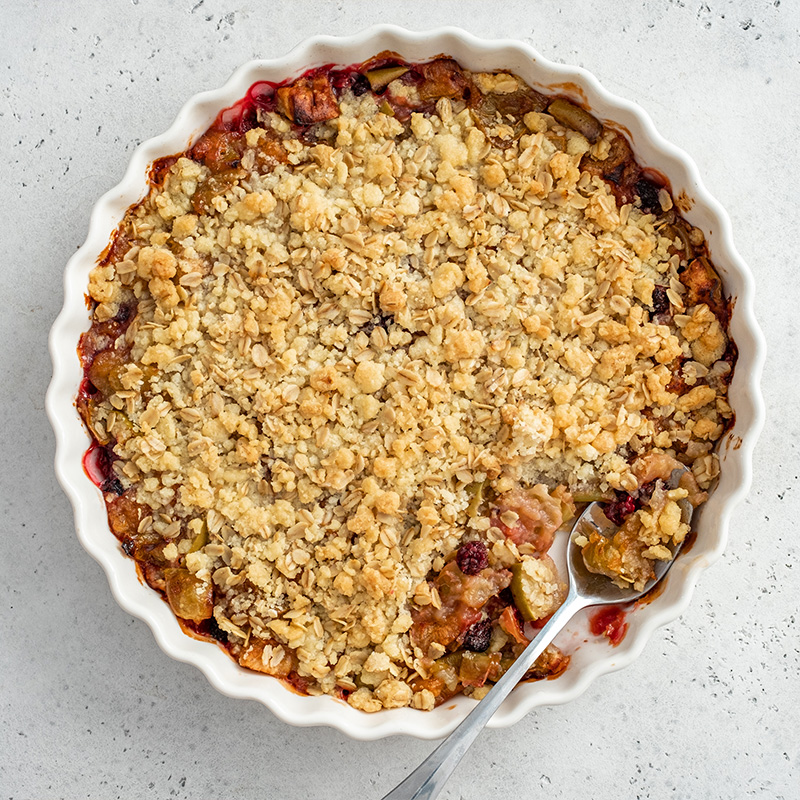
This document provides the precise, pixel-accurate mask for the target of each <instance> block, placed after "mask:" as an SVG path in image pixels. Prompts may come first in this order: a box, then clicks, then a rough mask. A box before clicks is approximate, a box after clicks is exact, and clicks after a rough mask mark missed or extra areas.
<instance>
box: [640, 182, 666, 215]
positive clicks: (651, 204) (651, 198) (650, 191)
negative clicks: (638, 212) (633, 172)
mask: <svg viewBox="0 0 800 800" xmlns="http://www.w3.org/2000/svg"><path fill="white" fill-rule="evenodd" d="M660 190H661V187H660V186H659V185H658V184H656V183H653V181H651V180H648V179H647V178H641V179H640V180H638V181H636V194H637V195H638V196H639V201H640V202H641V204H642V211H646V212H648V213H649V214H660V213H661V203H660V202H659V199H658V193H659V191H660Z"/></svg>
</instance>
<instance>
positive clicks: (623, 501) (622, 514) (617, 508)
mask: <svg viewBox="0 0 800 800" xmlns="http://www.w3.org/2000/svg"><path fill="white" fill-rule="evenodd" d="M634 511H636V501H635V500H634V499H633V498H632V497H631V496H630V495H629V494H626V495H623V496H622V497H618V498H617V499H616V500H613V501H612V502H610V503H603V513H604V514H605V515H606V516H607V517H608V518H609V520H611V522H613V523H614V524H615V525H622V523H623V522H625V520H626V519H627V518H628V517H629V516H630V515H631V514H633V512H634Z"/></svg>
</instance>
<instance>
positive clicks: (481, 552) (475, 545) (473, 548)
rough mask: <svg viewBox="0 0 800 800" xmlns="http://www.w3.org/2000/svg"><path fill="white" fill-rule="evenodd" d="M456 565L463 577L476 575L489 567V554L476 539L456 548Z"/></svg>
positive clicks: (484, 546)
mask: <svg viewBox="0 0 800 800" xmlns="http://www.w3.org/2000/svg"><path fill="white" fill-rule="evenodd" d="M456 563H457V564H458V568H459V569H460V570H461V571H462V572H463V573H464V574H465V575H477V574H478V573H479V572H480V571H481V570H484V569H486V567H488V566H489V553H488V551H487V550H486V545H485V544H484V543H483V542H479V541H478V540H477V539H475V540H474V541H471V542H466V543H465V544H462V545H461V547H459V548H458V553H457V555H456Z"/></svg>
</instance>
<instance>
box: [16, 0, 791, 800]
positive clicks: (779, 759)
mask: <svg viewBox="0 0 800 800" xmlns="http://www.w3.org/2000/svg"><path fill="white" fill-rule="evenodd" d="M0 20H1V21H2V30H3V33H2V45H0V154H1V156H2V157H1V158H0V185H2V187H3V200H2V206H3V211H2V214H0V231H1V232H2V234H1V236H0V241H2V249H3V256H2V260H1V261H0V304H1V305H2V316H1V317H0V342H2V370H1V371H0V375H2V380H0V396H1V397H2V404H1V405H0V409H2V422H3V424H2V432H1V433H0V435H1V436H2V452H3V455H4V459H3V466H2V469H1V470H0V479H1V480H2V491H1V493H0V498H1V499H2V509H3V518H2V538H0V559H1V563H2V571H1V572H0V574H2V578H1V579H0V597H1V598H2V607H3V613H2V614H1V615H0V631H1V632H0V676H2V680H1V683H0V691H1V692H2V696H1V697H0V709H1V710H0V797H2V798H15V800H16V799H17V798H37V800H38V798H48V799H49V798H126V800H135V799H136V798H144V797H148V798H167V797H176V798H192V800H199V799H201V798H202V799H203V800H205V799H206V798H233V797H236V798H239V799H240V800H249V798H278V797H280V798H285V799H286V800H308V799H312V800H316V799H317V798H325V799H326V800H337V798H342V800H344V798H348V799H351V798H359V799H360V798H364V800H370V799H371V798H379V797H381V796H382V795H383V794H384V793H385V792H386V791H388V790H389V789H390V788H391V787H392V786H393V785H394V784H395V783H397V782H398V781H399V780H400V779H401V778H402V777H403V776H404V775H405V774H406V773H407V772H408V771H409V770H410V769H411V768H412V767H413V766H415V765H416V764H417V763H418V762H419V761H420V760H421V759H422V758H423V757H424V756H425V755H426V754H427V753H428V752H429V751H430V750H431V749H432V747H433V745H432V744H431V743H426V742H420V741H415V740H411V739H406V738H394V739H389V740H384V741H379V742H373V743H367V744H364V743H359V742H354V741H350V740H349V739H347V738H346V737H344V736H343V735H341V734H339V733H336V732H334V731H332V730H327V729H298V728H291V727H289V726H287V725H285V724H283V723H282V722H279V721H278V720H277V719H275V718H274V717H273V716H272V715H271V714H270V713H269V712H268V711H267V710H266V709H264V708H263V707H262V706H260V705H258V704H257V703H254V702H244V701H236V700H231V699H228V698H226V697H223V696H222V695H220V694H218V693H217V692H216V691H215V690H213V689H212V688H211V687H210V686H209V684H208V683H207V682H206V680H205V678H203V676H202V675H201V674H200V673H199V672H198V671H197V670H196V669H194V668H192V667H189V666H186V665H184V664H180V663H177V662H174V661H172V660H170V659H169V658H167V657H166V656H165V655H163V654H162V653H161V651H160V650H159V649H158V647H157V646H156V644H155V642H154V640H153V637H152V635H151V634H150V631H149V630H148V628H147V627H146V626H145V625H144V624H143V623H141V622H139V621H137V620H134V619H132V618H131V617H129V616H128V615H127V614H125V613H124V612H122V611H121V610H120V609H119V608H118V607H117V605H116V604H115V603H114V601H113V599H112V597H111V593H110V591H109V588H108V585H107V583H106V579H105V576H104V574H103V573H102V571H101V569H100V567H99V566H98V565H97V564H96V563H95V562H94V561H93V560H92V559H91V558H90V557H89V556H87V555H86V554H85V553H84V552H83V550H82V549H81V547H80V545H79V544H78V541H77V539H76V537H75V535H74V532H73V527H72V514H71V510H70V507H69V505H68V503H67V501H66V499H65V497H64V496H63V494H62V493H61V491H60V489H59V487H58V485H57V483H56V480H55V477H54V475H53V471H52V467H51V463H52V459H53V436H52V433H51V431H50V428H49V425H48V424H47V421H46V418H45V415H44V408H43V398H44V392H45V389H46V386H47V383H48V380H49V377H50V362H49V358H48V355H47V351H46V338H47V332H48V329H49V327H50V324H51V323H52V320H53V319H54V317H55V316H56V314H57V312H58V310H59V308H60V305H61V274H62V270H63V266H64V263H65V261H66V260H67V258H68V257H69V256H70V255H71V254H72V253H73V252H74V251H75V249H76V248H77V247H78V246H79V245H80V244H81V243H82V242H83V240H84V237H85V234H86V229H87V222H88V216H89V211H90V209H91V207H92V205H93V203H94V202H95V200H96V199H97V198H98V197H99V195H100V194H102V193H103V192H105V191H106V190H107V189H108V188H110V187H111V186H113V185H114V184H115V183H116V182H117V181H118V180H119V179H120V177H121V175H122V173H123V170H124V168H125V166H126V164H127V160H128V156H129V154H130V152H131V151H132V150H133V148H134V147H135V146H136V145H137V144H138V143H139V142H140V141H142V140H143V139H146V138H149V137H151V136H153V135H155V134H158V133H160V132H161V131H163V130H164V129H166V127H167V126H168V125H169V124H170V123H171V122H172V119H173V117H174V116H175V114H176V112H177V110H178V108H179V107H180V106H181V105H182V104H183V102H184V101H185V100H186V99H187V98H188V97H190V96H191V95H192V94H194V93H195V92H198V91H200V90H203V89H207V88H210V87H216V86H218V85H220V84H221V83H222V82H224V81H225V80H226V79H227V77H228V75H229V74H230V72H231V71H232V70H233V69H234V68H235V67H236V66H238V65H239V64H240V63H241V62H243V61H245V60H247V59H249V58H253V57H259V56H260V57H268V56H272V55H279V54H283V53H285V52H286V51H287V50H288V49H289V48H291V47H292V46H293V45H294V44H295V43H297V42H298V41H300V40H301V39H303V38H305V37H307V36H309V35H311V34H316V33H342V34H345V33H351V32H355V31H357V30H359V29H361V28H363V27H366V26H367V25H369V24H372V23H376V22H395V23H398V24H401V25H405V26H407V27H410V28H414V29H423V28H431V27H436V26H438V25H443V24H456V25H460V26H462V27H464V28H467V29H468V30H470V31H472V32H474V33H477V34H480V35H482V36H485V37H488V38H497V37H516V38H519V39H521V40H523V41H526V42H529V43H531V44H533V45H534V46H535V47H536V48H538V49H539V50H540V51H541V52H542V53H544V54H545V55H546V56H548V57H550V58H553V59H555V60H557V61H564V62H567V63H575V64H580V65H582V66H585V67H587V68H589V69H590V70H592V71H593V72H594V73H595V74H596V75H597V76H598V77H599V78H600V80H601V81H602V82H603V83H604V85H605V86H606V87H607V88H609V89H610V90H611V91H613V92H617V93H619V94H621V95H623V96H625V97H628V98H630V99H632V100H635V101H637V102H639V103H641V104H642V105H643V106H644V107H645V108H647V109H648V111H649V112H650V114H651V115H652V116H653V118H654V120H655V123H656V126H657V127H658V128H659V130H660V131H661V132H662V133H663V134H664V135H665V136H666V137H667V138H668V139H670V140H672V141H674V142H675V143H676V144H678V145H680V146H681V147H684V148H685V149H686V150H688V151H689V152H690V153H691V154H692V155H693V156H694V158H695V159H696V160H697V162H698V164H699V165H700V167H701V171H702V173H703V175H704V178H705V181H706V183H707V185H708V187H709V189H710V190H711V192H712V193H713V194H714V195H716V197H718V198H719V199H720V200H721V201H722V203H723V205H725V206H726V208H727V209H728V211H729V212H730V214H731V217H732V218H733V223H734V229H735V231H736V241H737V244H738V247H739V249H740V250H741V252H742V254H743V256H744V257H745V259H746V260H747V261H748V262H749V264H750V265H751V267H752V269H753V272H754V273H755V276H756V282H757V286H758V297H757V301H756V305H757V311H758V313H759V315H760V319H761V321H762V324H763V327H764V330H765V332H766V335H767V338H768V340H769V346H770V348H771V349H770V354H769V360H768V364H767V370H766V374H765V377H764V382H763V388H764V393H765V396H766V400H767V408H768V414H769V420H768V423H767V427H766V430H765V432H764V434H763V436H762V438H761V442H760V444H759V447H758V450H757V453H756V463H755V467H756V477H755V483H754V486H753V490H752V492H751V494H750V497H749V499H748V500H747V502H746V503H745V504H744V505H742V506H741V507H740V508H739V509H738V510H737V512H736V515H735V518H734V521H733V525H732V530H731V539H730V546H729V549H728V552H727V553H726V555H725V558H724V559H723V560H722V561H721V562H719V563H718V564H716V565H715V566H714V567H713V568H712V569H711V570H710V571H708V572H707V573H706V574H705V575H704V576H703V577H702V579H701V581H700V583H699V585H698V587H697V590H696V592H695V597H694V601H693V603H692V605H691V608H690V609H689V610H688V611H687V612H686V613H685V614H684V615H683V617H682V618H681V619H680V620H679V621H676V622H674V623H673V624H671V625H670V626H668V627H667V628H664V629H661V630H660V631H659V632H658V633H657V634H656V635H655V636H654V638H653V639H652V641H651V642H650V644H649V645H648V647H647V649H646V651H645V653H644V655H643V657H642V658H640V659H639V660H638V661H637V662H636V663H635V664H634V665H633V666H631V667H629V668H628V669H625V670H624V671H622V672H618V673H615V674H613V675H610V676H607V677H605V678H602V679H601V680H599V681H597V682H596V683H595V684H594V685H593V686H592V687H591V688H590V689H589V691H588V692H587V693H586V694H585V695H584V696H583V697H581V698H580V699H579V700H577V701H575V702H573V703H571V704H569V705H567V706H561V707H557V708H549V709H543V710H539V711H536V712H535V713H532V714H530V715H529V716H528V717H527V718H526V719H524V720H523V721H522V722H520V723H519V724H518V725H516V726H515V727H513V728H510V729H506V730H499V731H487V732H486V733H484V735H483V736H482V737H481V739H480V740H479V741H478V743H477V744H476V746H475V747H473V749H472V751H471V752H470V753H469V755H468V756H467V758H466V759H465V761H464V762H463V764H462V765H461V766H460V767H459V769H458V770H457V772H456V773H455V775H454V776H453V778H452V781H451V783H450V785H449V787H448V788H447V790H446V791H445V792H444V794H443V797H446V798H449V799H450V800H455V799H456V798H464V800H478V798H487V797H490V798H494V797H498V798H503V797H514V798H528V797H530V798H534V797H547V798H549V799H550V800H555V799H556V798H565V799H567V798H568V799H569V800H573V798H595V799H596V800H604V799H605V798H614V800H616V799H617V798H620V797H622V798H704V799H705V798H708V799H711V798H724V799H725V800H730V798H745V797H748V798H749V797H763V798H784V800H788V798H798V797H800V752H799V750H800V683H798V672H800V652H799V648H800V637H798V599H797V598H798V589H800V585H799V583H798V579H800V564H798V555H800V548H799V547H798V544H797V537H798V525H797V522H796V519H797V516H798V513H800V486H798V445H797V442H798V434H799V433H800V405H799V404H798V392H797V386H798V380H797V370H798V366H799V365H798V357H797V345H798V306H799V305H800V303H799V302H798V301H800V293H799V292H798V272H799V270H800V267H798V264H797V253H798V250H800V247H798V244H799V243H798V233H797V231H798V199H799V195H798V186H800V158H799V157H798V155H797V137H798V131H800V112H799V111H798V100H800V67H799V66H798V63H799V59H800V36H799V34H798V29H799V28H800V4H798V3H797V2H795V0H706V1H705V2H702V0H618V2H610V1H609V2H592V1H591V0H570V2H563V0H537V2H531V0H503V2H497V3H488V2H487V3H480V2H469V0H458V1H457V2H452V1H451V0H435V1H429V2H426V3H410V2H402V1H400V0H394V2H386V0H372V2H349V3H348V2H341V1H340V2H323V1H322V0H315V1H314V2H302V1H301V0H293V1H292V2H287V1H286V0H270V1H269V2H259V0H242V1H241V2H240V3H238V4H234V3H230V2H224V0H180V1H179V2H157V1H156V0H105V1H104V0H71V2H56V0H40V1H39V2H37V1H36V0H25V1H24V2H23V0H0Z"/></svg>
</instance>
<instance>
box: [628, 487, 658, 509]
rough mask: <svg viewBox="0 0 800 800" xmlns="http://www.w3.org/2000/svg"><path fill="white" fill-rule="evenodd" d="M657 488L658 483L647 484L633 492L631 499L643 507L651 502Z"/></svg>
mask: <svg viewBox="0 0 800 800" xmlns="http://www.w3.org/2000/svg"><path fill="white" fill-rule="evenodd" d="M655 488H656V482H655V481H650V483H645V484H644V485H643V486H640V487H639V488H638V489H636V490H635V491H633V492H631V497H633V499H634V500H635V501H636V502H637V503H638V504H639V505H640V506H641V505H643V504H645V503H648V502H650V498H651V497H652V496H653V489H655Z"/></svg>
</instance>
